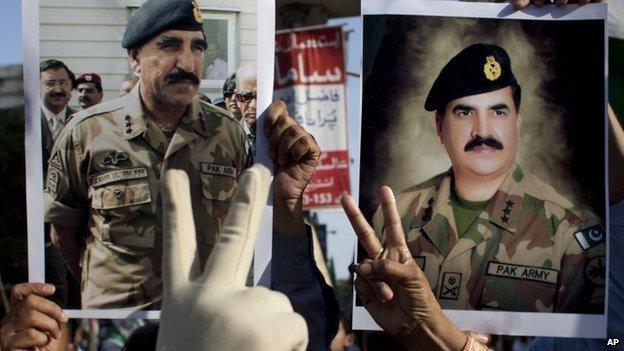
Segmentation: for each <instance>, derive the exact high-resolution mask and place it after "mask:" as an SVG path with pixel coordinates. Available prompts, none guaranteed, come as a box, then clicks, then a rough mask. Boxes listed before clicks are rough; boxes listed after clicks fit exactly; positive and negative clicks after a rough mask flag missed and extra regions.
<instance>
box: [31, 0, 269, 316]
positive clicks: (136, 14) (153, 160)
mask: <svg viewBox="0 0 624 351" xmlns="http://www.w3.org/2000/svg"><path fill="white" fill-rule="evenodd" d="M101 3H102V1H99V0H93V1H90V2H87V3H83V2H75V3H68V4H67V11H69V12H71V13H72V14H74V15H76V14H78V13H79V14H80V17H84V18H89V19H90V20H91V21H92V22H93V23H94V24H98V23H102V22H105V21H106V20H107V18H112V17H114V18H116V19H117V22H116V23H119V25H118V26H116V27H115V31H107V30H103V29H100V31H98V32H97V34H98V36H97V37H96V39H94V43H93V44H92V43H91V42H88V43H87V42H85V40H84V38H83V35H84V34H83V33H82V32H81V31H75V30H74V31H68V30H67V27H71V26H72V23H73V22H72V18H70V16H68V15H66V14H65V13H59V12H58V11H57V7H56V6H57V5H56V4H55V3H54V2H52V1H41V3H40V4H39V8H40V28H41V32H42V33H45V35H41V37H40V38H39V40H40V57H41V60H42V62H41V69H40V71H41V73H40V76H41V96H42V112H41V116H42V130H43V131H44V132H45V131H51V132H48V133H44V146H45V149H44V155H43V161H44V167H43V168H44V171H45V174H44V187H45V189H44V221H45V223H46V225H45V235H46V240H45V242H46V251H45V269H46V281H47V282H49V283H52V284H54V285H55V286H56V287H57V295H58V296H54V301H55V302H56V303H58V304H59V305H60V306H62V307H63V308H69V309H80V308H81V309H91V310H98V309H117V308H132V309H150V310H151V309H159V308H160V301H161V298H162V279H161V260H162V257H161V256H162V237H161V230H162V221H163V214H162V199H161V195H160V181H159V180H160V179H161V178H162V176H163V175H164V173H165V171H166V170H167V169H183V170H185V171H187V173H188V175H189V178H190V179H189V180H190V183H191V187H192V190H193V193H192V202H193V211H194V213H196V215H195V228H196V230H197V244H198V245H197V246H198V259H199V260H200V262H205V261H206V259H207V257H208V255H209V253H210V252H211V250H212V247H213V245H214V243H215V241H216V238H217V236H218V233H219V232H220V231H221V227H222V222H223V219H224V217H225V215H226V213H227V210H228V208H229V204H230V199H231V197H232V196H233V193H234V191H235V188H236V184H237V179H238V177H239V175H240V174H241V173H242V172H243V171H244V170H245V168H247V167H249V166H250V165H251V164H252V162H253V159H252V156H251V154H250V147H249V146H248V143H249V140H248V138H247V133H246V132H245V130H244V128H243V123H242V122H240V121H239V120H237V119H235V118H234V117H233V116H232V115H231V114H230V113H229V112H228V111H227V110H225V109H222V108H219V107H217V106H215V105H212V104H211V103H204V102H201V101H200V100H199V99H197V98H196V96H194V94H197V93H199V92H200V91H201V92H202V93H204V94H206V95H210V96H212V97H213V98H214V97H215V96H221V95H222V89H221V87H222V82H221V81H220V82H217V83H219V84H216V83H215V84H213V83H214V82H212V83H211V82H207V81H206V80H205V79H202V77H203V72H205V71H206V70H207V69H209V67H208V66H207V63H206V62H207V60H208V61H210V60H211V59H212V58H211V56H210V55H211V54H210V50H211V45H212V44H214V42H215V39H214V38H221V37H224V36H225V37H227V36H228V35H230V34H231V33H230V32H232V33H234V30H235V27H236V26H237V24H236V21H240V22H242V23H239V24H238V25H244V26H249V24H248V21H253V22H254V24H255V15H256V11H257V6H256V1H255V0H236V1H234V2H232V1H229V2H228V4H229V6H228V7H227V9H225V10H219V11H217V10H214V9H213V7H214V6H221V5H222V4H223V3H224V2H222V1H217V0H214V1H205V0H204V1H195V0H185V1H177V0H143V1H140V2H139V3H137V2H132V1H127V0H117V1H114V2H112V1H107V2H106V3H107V6H105V7H102V4H101ZM209 6H212V7H210V8H211V9H213V10H211V11H208V10H206V9H207V8H209ZM232 6H234V7H232ZM236 7H240V8H242V9H243V12H244V13H245V14H246V15H247V14H249V16H246V17H245V19H237V12H236V11H233V10H232V8H236ZM228 9H229V10H228ZM107 16H108V17H107ZM215 18H219V20H218V21H220V22H219V23H220V25H219V26H218V28H217V27H215V26H213V25H212V24H214V23H215V22H216V21H217V20H216V19H215ZM50 23H52V24H54V25H56V26H53V25H51V24H50ZM85 30H89V29H85ZM255 34H256V33H255V30H254V31H249V33H245V34H244V38H243V39H242V41H243V42H244V44H243V43H242V42H241V43H236V45H230V46H231V49H232V50H230V51H232V52H238V51H240V50H238V51H237V50H234V48H237V47H240V46H242V45H246V46H247V47H248V50H250V52H252V53H254V54H253V55H250V56H249V57H236V56H231V55H230V56H231V57H232V58H236V65H232V67H233V68H236V67H237V65H245V66H252V67H255V64H256V63H255V60H256V58H255V50H256V47H255V45H256V35H255ZM231 37H232V38H234V35H231ZM187 39H188V40H187ZM58 41H61V42H64V43H65V44H66V46H67V47H72V48H74V47H75V50H72V51H75V52H70V53H68V52H66V51H65V50H57V49H56V47H55V46H54V43H56V42H58ZM102 42H105V43H107V44H102ZM108 43H110V46H111V47H110V48H108V49H106V48H104V49H102V48H101V46H102V45H108ZM188 43H190V46H189V48H188V51H184V50H187V48H186V46H185V44H188ZM227 47H229V46H227ZM227 47H224V48H223V52H222V54H224V55H225V54H226V53H227V52H228V51H227V50H228V49H227ZM182 48H184V50H182ZM212 49H214V48H212ZM107 50H108V51H107ZM182 51H184V55H179V56H180V57H181V58H179V59H176V58H175V57H177V56H176V54H177V53H178V52H182ZM228 55H229V54H228ZM49 57H57V58H59V59H51V58H49ZM104 58H108V60H107V59H104ZM165 58H166V59H165ZM61 59H62V61H61ZM210 62H211V61H210ZM222 66H223V67H222V69H223V70H225V73H224V74H221V76H222V77H218V79H225V78H226V75H227V70H228V65H227V64H225V62H224V64H223V65H222ZM71 68H73V69H75V70H76V71H77V72H85V71H86V72H101V73H100V74H101V78H100V75H98V82H100V84H101V85H103V88H104V89H103V92H104V99H103V101H102V102H100V103H98V104H95V105H93V106H90V107H89V108H88V109H84V110H81V111H77V110H74V109H72V108H71V107H72V106H76V105H77V100H76V98H77V96H78V95H79V94H74V100H72V95H71V91H72V88H74V89H75V88H76V87H77V86H78V83H79V82H78V79H75V77H74V73H73V72H72V71H71V70H70V69H71ZM254 73H255V70H254ZM78 75H79V74H76V76H78ZM91 75H92V74H91ZM127 76H132V77H137V79H136V83H135V85H134V86H133V87H132V88H130V89H129V92H128V93H127V94H125V95H123V96H119V97H117V95H118V93H117V90H118V89H119V86H121V85H122V82H123V81H124V79H125V78H126V77H127ZM81 77H83V75H80V76H79V78H81ZM211 79H217V78H214V77H213V78H211ZM254 83H255V80H254ZM150 94H152V95H153V97H154V99H153V101H152V102H151V103H150V102H149V101H148V102H146V96H148V95H150ZM253 99H254V101H255V94H254V96H253ZM254 108H255V105H254ZM50 111H52V112H50ZM153 111H166V113H163V114H162V115H159V116H155V115H154V114H153ZM172 111H173V112H172ZM57 115H58V116H57ZM169 115H176V116H177V117H179V118H178V121H179V123H171V121H167V119H168V118H170V117H171V116H169ZM148 117H149V118H148ZM44 127H45V128H44ZM48 134H50V135H51V136H49V135H48ZM46 136H47V139H46V138H45V137H46ZM48 139H50V140H49V141H48ZM53 145H54V147H53ZM200 214H201V215H200Z"/></svg>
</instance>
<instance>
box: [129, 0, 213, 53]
mask: <svg viewBox="0 0 624 351" xmlns="http://www.w3.org/2000/svg"><path fill="white" fill-rule="evenodd" d="M169 29H180V30H189V31H202V32H203V23H202V14H201V10H200V8H199V4H198V3H197V1H196V0H193V1H191V0H148V1H146V2H145V3H144V4H143V5H141V7H139V9H138V10H137V11H136V12H135V13H134V14H133V15H132V17H130V20H129V21H128V26H127V27H126V31H125V32H124V35H123V39H122V41H121V46H122V47H123V48H124V49H129V48H133V47H136V46H139V45H141V44H143V43H145V42H146V41H148V40H150V39H152V38H153V37H155V36H156V35H158V33H160V32H163V31H165V30H169Z"/></svg>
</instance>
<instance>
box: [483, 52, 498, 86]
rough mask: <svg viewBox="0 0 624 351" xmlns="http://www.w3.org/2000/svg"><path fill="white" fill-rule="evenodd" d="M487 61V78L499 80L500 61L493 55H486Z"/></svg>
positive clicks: (484, 69)
mask: <svg viewBox="0 0 624 351" xmlns="http://www.w3.org/2000/svg"><path fill="white" fill-rule="evenodd" d="M485 61H486V62H485V65H483V73H485V78H487V79H489V80H491V81H495V80H497V79H498V77H500V76H501V66H500V63H498V62H497V61H496V59H495V58H494V56H492V55H489V56H488V57H486V58H485Z"/></svg>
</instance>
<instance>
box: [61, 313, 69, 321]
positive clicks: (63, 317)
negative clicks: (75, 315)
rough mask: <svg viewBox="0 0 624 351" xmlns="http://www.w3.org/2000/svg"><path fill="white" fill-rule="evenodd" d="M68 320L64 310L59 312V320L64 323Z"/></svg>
mask: <svg viewBox="0 0 624 351" xmlns="http://www.w3.org/2000/svg"><path fill="white" fill-rule="evenodd" d="M68 320H69V317H68V316H67V314H66V313H65V312H61V322H63V323H65V322H67V321H68Z"/></svg>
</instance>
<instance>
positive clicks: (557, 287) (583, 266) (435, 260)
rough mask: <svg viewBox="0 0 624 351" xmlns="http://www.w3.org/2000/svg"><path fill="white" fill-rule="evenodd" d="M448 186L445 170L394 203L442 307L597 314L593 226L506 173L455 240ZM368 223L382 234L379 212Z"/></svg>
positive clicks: (598, 248)
mask: <svg viewBox="0 0 624 351" xmlns="http://www.w3.org/2000/svg"><path fill="white" fill-rule="evenodd" d="M451 186H452V172H451V170H449V171H448V172H446V173H443V174H440V175H438V176H436V177H434V178H432V179H430V180H428V181H426V182H424V183H422V184H419V185H416V186H414V187H411V188H409V189H406V190H405V191H403V192H401V194H399V195H398V196H397V208H398V211H399V215H400V216H401V221H402V224H403V228H404V230H405V233H406V234H405V235H406V239H407V245H408V247H409V249H410V251H411V253H412V256H413V257H414V259H415V260H416V262H417V263H418V265H419V266H420V268H421V269H422V270H423V271H424V273H425V275H426V276H427V279H428V280H429V283H430V284H431V288H432V289H433V291H434V293H435V295H436V297H437V298H438V301H439V302H440V305H441V306H442V308H446V309H483V310H485V309H492V310H506V311H524V312H571V313H602V311H603V308H604V306H603V305H604V304H603V301H604V283H605V266H606V264H605V256H604V255H605V232H604V230H603V226H602V225H601V221H600V219H598V218H597V217H596V216H595V215H593V214H591V213H589V212H588V211H582V210H579V209H576V208H575V207H574V206H573V204H572V203H571V202H570V201H569V200H567V199H566V198H564V197H563V196H562V195H560V194H559V193H557V191H556V190H555V189H554V188H553V187H551V186H549V185H547V184H545V183H544V182H542V181H541V180H539V179H538V178H536V177H535V176H533V175H530V174H527V173H525V172H523V171H522V169H521V168H520V167H519V166H514V167H513V168H512V172H510V173H509V175H507V177H506V178H505V180H504V181H503V183H502V185H501V186H500V188H499V189H498V190H497V192H496V193H495V194H494V196H493V197H492V199H491V200H490V201H489V203H488V205H487V207H486V209H485V210H484V211H483V212H482V213H480V214H479V217H478V218H477V219H476V220H475V222H474V223H472V224H471V226H470V227H469V229H468V230H467V231H466V233H465V234H464V235H463V236H462V237H461V238H459V239H458V237H457V234H456V229H455V219H454V217H453V209H452V207H451V202H450V195H451V190H452V189H451ZM373 223H374V226H375V230H376V232H377V233H382V231H383V217H382V215H381V211H380V210H378V211H377V212H376V213H375V215H374V219H373ZM382 237H383V235H382Z"/></svg>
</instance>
